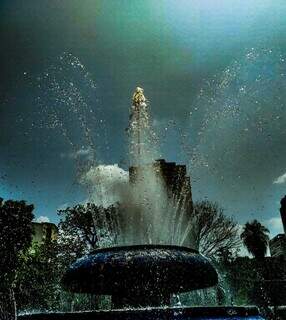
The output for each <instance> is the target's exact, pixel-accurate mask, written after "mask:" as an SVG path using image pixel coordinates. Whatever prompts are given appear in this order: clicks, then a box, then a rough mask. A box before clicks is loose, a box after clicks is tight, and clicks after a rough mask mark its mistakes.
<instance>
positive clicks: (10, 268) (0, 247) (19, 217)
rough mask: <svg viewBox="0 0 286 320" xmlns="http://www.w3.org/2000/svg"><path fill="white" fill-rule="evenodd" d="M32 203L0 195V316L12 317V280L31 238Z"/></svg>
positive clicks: (13, 306) (14, 306) (14, 310)
mask: <svg viewBox="0 0 286 320" xmlns="http://www.w3.org/2000/svg"><path fill="white" fill-rule="evenodd" d="M33 209H34V207H33V205H27V204H26V202H25V201H13V200H7V201H3V199H2V198H0V235H1V239H0V318H1V319H2V318H3V319H4V318H7V319H8V318H9V319H14V318H15V317H16V301H15V296H14V287H15V279H16V277H17V271H18V270H19V269H20V267H21V262H22V261H21V257H22V255H23V254H24V253H25V252H26V251H27V249H28V248H29V246H30V244H31V241H32V220H33V218H34V215H33Z"/></svg>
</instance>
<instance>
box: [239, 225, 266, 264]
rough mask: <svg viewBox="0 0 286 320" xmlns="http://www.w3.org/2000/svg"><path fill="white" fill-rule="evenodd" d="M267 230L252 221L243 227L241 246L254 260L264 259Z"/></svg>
mask: <svg viewBox="0 0 286 320" xmlns="http://www.w3.org/2000/svg"><path fill="white" fill-rule="evenodd" d="M267 233H269V230H268V229H267V228H266V227H264V226H263V225H262V224H261V223H260V222H259V221H257V220H253V221H251V222H247V223H246V224H245V225H244V228H243V232H242V233H241V236H240V237H241V239H242V241H243V244H244V245H245V247H246V248H247V250H248V251H249V253H251V254H252V255H253V256H254V257H255V258H258V259H259V258H264V257H265V255H266V252H267V246H268V242H269V236H268V234H267Z"/></svg>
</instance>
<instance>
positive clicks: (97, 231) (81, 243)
mask: <svg viewBox="0 0 286 320" xmlns="http://www.w3.org/2000/svg"><path fill="white" fill-rule="evenodd" d="M116 210H117V208H116V206H113V205H112V206H110V207H108V208H104V207H102V206H97V205H95V204H94V203H87V204H85V205H83V204H78V205H76V206H74V207H72V208H69V207H68V208H66V209H64V210H59V212H58V214H59V216H60V218H61V221H60V223H59V229H60V239H59V240H60V242H61V243H62V245H65V244H68V246H69V247H72V251H74V253H75V255H76V256H78V255H80V254H81V255H82V254H83V253H88V252H90V251H92V250H94V249H96V248H98V247H99V246H100V245H101V244H103V243H105V242H106V241H110V242H112V241H115V238H116V233H115V232H114V230H116V228H115V225H114V224H115V223H116V222H115V219H114V216H115V213H116Z"/></svg>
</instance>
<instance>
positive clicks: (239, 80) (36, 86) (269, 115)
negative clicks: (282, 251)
mask: <svg viewBox="0 0 286 320" xmlns="http://www.w3.org/2000/svg"><path fill="white" fill-rule="evenodd" d="M285 16H286V2H285V1H283V0H281V1H279V0H277V1H267V0H252V1H251V0H248V1H247V0H240V1H238V0H236V1H235V0H200V1H199V0H197V1H194V0H161V1H159V0H144V1H143V0H101V1H100V0H98V1H97V0H85V1H79V0H62V1H59V0H49V1H48V0H42V1H37V0H26V1H20V0H14V1H3V0H2V1H1V3H0V30H1V33H0V41H1V51H0V64H1V81H0V99H1V104H0V115H1V119H0V125H1V136H0V151H1V158H0V172H1V176H2V179H1V181H2V184H1V187H0V191H1V193H2V196H3V197H4V198H7V197H12V198H14V197H15V198H24V199H27V200H28V201H30V202H33V203H35V204H36V213H37V215H38V216H40V215H41V216H42V215H43V216H48V217H49V218H50V219H51V220H56V209H57V208H59V207H60V206H62V205H63V204H66V203H72V202H76V201H81V200H82V199H83V198H84V193H83V190H81V189H80V187H79V186H78V185H77V184H76V183H75V181H76V178H75V159H74V158H72V157H66V156H64V155H67V154H70V153H71V152H73V150H72V149H71V146H70V145H69V143H67V142H66V140H65V139H64V138H63V137H62V134H61V133H60V132H59V130H52V129H49V128H47V127H48V126H47V125H45V124H47V123H48V121H49V119H50V112H51V110H52V109H53V108H54V107H55V106H57V103H58V102H55V101H58V100H56V98H57V97H56V95H58V98H59V96H61V91H58V92H57V93H56V94H55V96H53V95H51V94H49V92H50V91H49V90H50V83H49V81H50V80H49V79H50V78H49V77H50V76H47V77H46V78H45V74H46V73H50V74H51V73H53V72H54V73H55V77H56V78H57V81H58V82H59V83H60V84H61V85H62V86H67V85H68V81H71V82H73V83H74V84H75V85H76V87H77V90H78V91H77V92H79V94H78V93H77V94H75V92H74V91H72V92H71V91H69V90H70V89H67V95H66V96H65V97H64V99H63V100H64V101H63V102H61V105H62V106H66V110H67V111H66V112H65V111H63V113H62V117H63V119H64V123H65V125H66V126H67V128H68V130H69V132H70V135H71V136H72V137H73V139H74V144H75V146H76V148H77V149H81V148H82V147H84V148H86V147H87V146H86V145H85V143H86V141H84V139H83V138H82V137H83V136H84V134H83V132H82V129H81V126H80V125H79V124H77V123H76V120H77V119H76V117H75V116H74V115H72V114H71V113H69V112H68V110H70V109H69V108H70V102H69V101H71V100H72V101H73V103H74V104H76V105H77V104H79V105H80V107H82V105H81V103H82V101H84V102H85V107H84V108H87V109H92V110H93V111H94V118H89V119H88V122H89V123H88V124H89V127H90V128H91V131H92V135H93V140H94V144H95V145H96V148H97V150H96V152H97V154H98V159H99V161H100V162H102V163H107V164H113V163H119V165H120V166H122V167H124V168H125V169H126V168H127V157H126V135H125V131H124V129H125V128H126V126H127V123H128V112H129V105H130V97H131V94H132V91H133V90H134V87H136V86H137V85H140V86H142V87H144V89H145V93H146V96H147V97H148V99H149V101H150V105H151V109H152V115H153V118H154V125H155V129H156V130H157V131H158V132H159V135H160V136H161V137H162V139H161V142H162V146H161V147H162V156H163V157H165V158H166V159H167V160H169V161H177V162H181V163H187V164H188V166H189V170H190V175H191V176H192V178H193V192H194V198H195V199H201V198H204V197H207V198H209V199H211V200H216V201H218V202H219V203H220V204H221V205H222V206H223V207H225V208H226V210H227V213H228V214H230V215H234V216H235V218H236V219H237V220H238V221H239V222H240V223H244V222H245V221H246V220H247V219H251V218H258V219H260V220H261V221H263V222H265V223H266V224H267V225H268V226H269V227H270V228H271V230H272V233H273V234H274V233H275V232H278V231H279V230H280V229H281V225H280V221H279V213H278V208H279V200H280V198H281V197H282V196H283V195H284V194H285V193H286V192H285V185H286V184H285V182H283V181H284V180H283V179H282V180H279V181H282V182H281V183H273V182H274V181H275V180H276V179H277V178H279V177H282V176H283V174H284V173H285V172H286V167H285V158H286V150H285V148H284V147H283V142H284V141H285V136H286V129H285V125H284V124H285V116H286V112H285V110H286V109H285V102H286V100H285V99H286V97H285V92H286V91H285V84H286V82H285V78H284V73H285V74H286V70H285V61H284V57H285V56H286V42H285V34H286V19H285ZM67 53H69V54H71V55H72V56H73V57H76V58H77V59H79V61H80V62H81V63H82V65H83V66H84V71H82V70H81V69H80V70H81V71H79V69H78V68H76V67H74V66H71V60H69V59H66V60H65V59H64V60H61V59H60V57H61V56H63V55H64V56H65V57H66V54H67ZM63 66H64V67H63ZM60 68H62V69H63V70H61V69H60ZM55 70H56V71H55ZM86 73H88V77H89V78H90V79H91V81H93V82H94V83H95V85H96V89H94V88H93V87H92V86H91V85H90V83H87V81H86V77H85V75H86ZM69 94H70V98H71V100H68V98H69ZM62 97H63V95H62ZM39 101H40V102H41V103H39ZM43 106H44V107H43ZM87 109H86V110H87ZM100 120H102V121H103V122H100ZM102 123H104V126H102V125H101V124H102ZM166 128H167V130H166ZM182 134H183V136H184V137H185V138H184V146H183V148H181V142H182ZM107 147H108V148H107ZM195 158H196V160H194V159H195ZM198 159H199V160H198ZM285 181H286V179H285ZM271 219H272V220H271ZM273 219H274V220H273ZM275 219H276V220H275Z"/></svg>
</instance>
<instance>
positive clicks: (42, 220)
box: [36, 216, 50, 223]
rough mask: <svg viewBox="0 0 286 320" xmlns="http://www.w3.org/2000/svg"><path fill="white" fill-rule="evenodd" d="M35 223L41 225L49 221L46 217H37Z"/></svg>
mask: <svg viewBox="0 0 286 320" xmlns="http://www.w3.org/2000/svg"><path fill="white" fill-rule="evenodd" d="M36 222H39V223H42V222H50V219H49V218H48V217H47V216H39V217H38V218H37V219H36Z"/></svg>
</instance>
